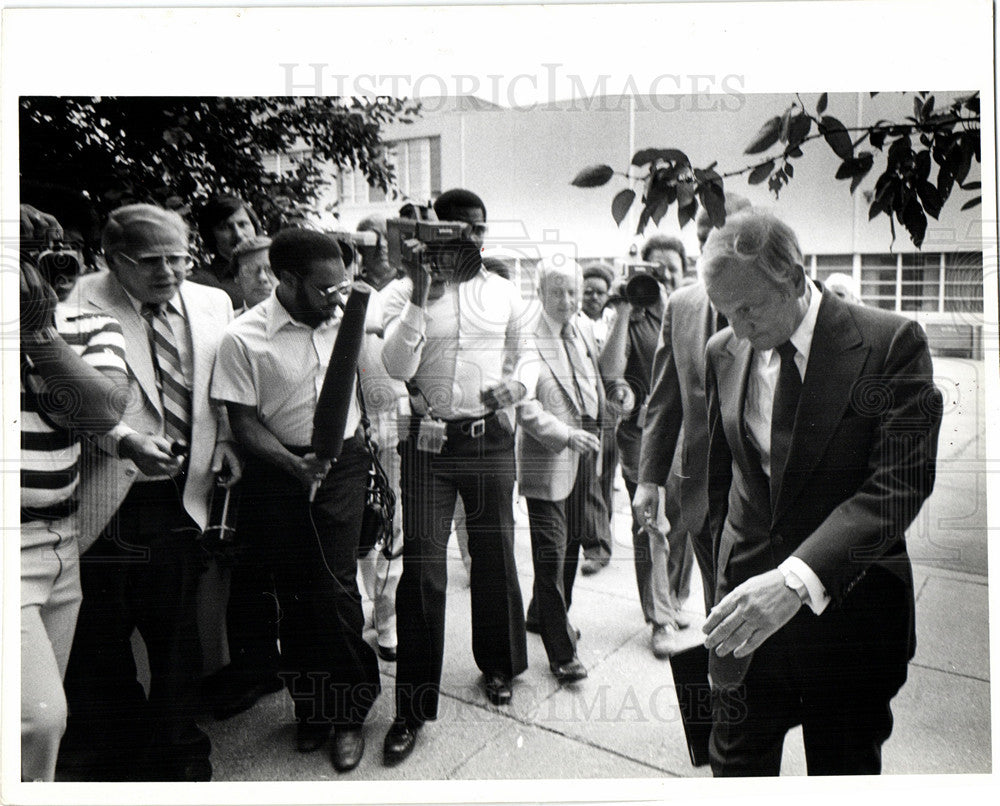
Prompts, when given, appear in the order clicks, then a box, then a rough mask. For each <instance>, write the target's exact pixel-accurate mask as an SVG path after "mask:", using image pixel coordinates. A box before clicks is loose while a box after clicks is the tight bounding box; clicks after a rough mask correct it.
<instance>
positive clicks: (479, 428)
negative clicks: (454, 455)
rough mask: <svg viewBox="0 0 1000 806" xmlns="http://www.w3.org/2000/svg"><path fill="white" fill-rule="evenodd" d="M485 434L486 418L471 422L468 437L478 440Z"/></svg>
mask: <svg viewBox="0 0 1000 806" xmlns="http://www.w3.org/2000/svg"><path fill="white" fill-rule="evenodd" d="M485 433H486V418H485V417H480V418H479V419H478V420H473V421H472V422H471V423H469V436H470V437H472V438H473V439H478V438H479V437H481V436H482V435H483V434H485Z"/></svg>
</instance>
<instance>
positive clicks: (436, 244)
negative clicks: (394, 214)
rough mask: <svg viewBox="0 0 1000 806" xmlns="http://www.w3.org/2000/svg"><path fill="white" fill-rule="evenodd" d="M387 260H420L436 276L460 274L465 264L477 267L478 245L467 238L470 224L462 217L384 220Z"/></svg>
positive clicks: (397, 263) (408, 263)
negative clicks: (386, 233)
mask: <svg viewBox="0 0 1000 806" xmlns="http://www.w3.org/2000/svg"><path fill="white" fill-rule="evenodd" d="M386 230H387V232H388V241H389V262H390V263H391V264H392V265H393V266H404V267H406V268H409V267H410V266H412V265H415V264H419V265H421V266H422V267H424V268H425V269H426V270H427V271H429V272H430V275H431V277H433V278H434V279H436V280H447V279H450V278H452V277H454V276H455V275H456V274H461V273H462V272H463V269H465V268H466V267H467V266H468V267H471V266H472V265H475V269H476V270H478V269H479V247H478V246H477V245H476V244H475V243H473V242H472V241H471V240H469V236H470V235H471V234H472V227H471V226H470V225H469V224H466V223H465V222H462V221H417V220H414V219H410V218H390V219H389V220H388V221H386Z"/></svg>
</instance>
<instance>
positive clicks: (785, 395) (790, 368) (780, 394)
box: [771, 341, 802, 508]
mask: <svg viewBox="0 0 1000 806" xmlns="http://www.w3.org/2000/svg"><path fill="white" fill-rule="evenodd" d="M796 352H797V350H796V349H795V345H794V344H792V343H791V342H790V341H786V342H785V343H784V344H782V345H781V346H780V347H778V355H780V356H781V372H780V373H779V374H778V385H777V386H776V387H775V390H774V403H773V404H772V406H771V506H772V508H773V506H774V504H775V502H776V501H777V499H778V490H780V489H781V483H782V479H783V478H784V475H785V466H786V465H787V464H788V451H789V448H790V447H791V444H792V428H793V426H794V425H795V410H796V409H797V408H798V405H799V396H800V395H801V393H802V377H801V376H800V375H799V368H798V367H797V366H795V354H796Z"/></svg>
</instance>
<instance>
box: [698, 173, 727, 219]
mask: <svg viewBox="0 0 1000 806" xmlns="http://www.w3.org/2000/svg"><path fill="white" fill-rule="evenodd" d="M698 199H699V200H700V201H701V204H702V206H703V207H704V208H705V209H706V210H707V211H708V217H709V218H710V219H711V221H712V226H713V227H721V226H722V225H723V224H725V223H726V191H725V188H724V187H723V184H722V180H721V179H720V180H719V181H718V182H716V181H714V180H713V181H710V182H707V183H705V182H703V183H701V184H699V185H698Z"/></svg>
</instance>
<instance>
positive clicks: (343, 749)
mask: <svg viewBox="0 0 1000 806" xmlns="http://www.w3.org/2000/svg"><path fill="white" fill-rule="evenodd" d="M364 754H365V734H364V732H363V731H362V730H361V728H337V729H336V731H334V734H333V751H332V752H331V753H330V760H331V761H333V768H334V769H335V770H336V771H337V772H347V771H348V770H353V769H354V768H355V767H357V766H358V764H359V763H360V762H361V757H362V756H363V755H364Z"/></svg>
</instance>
